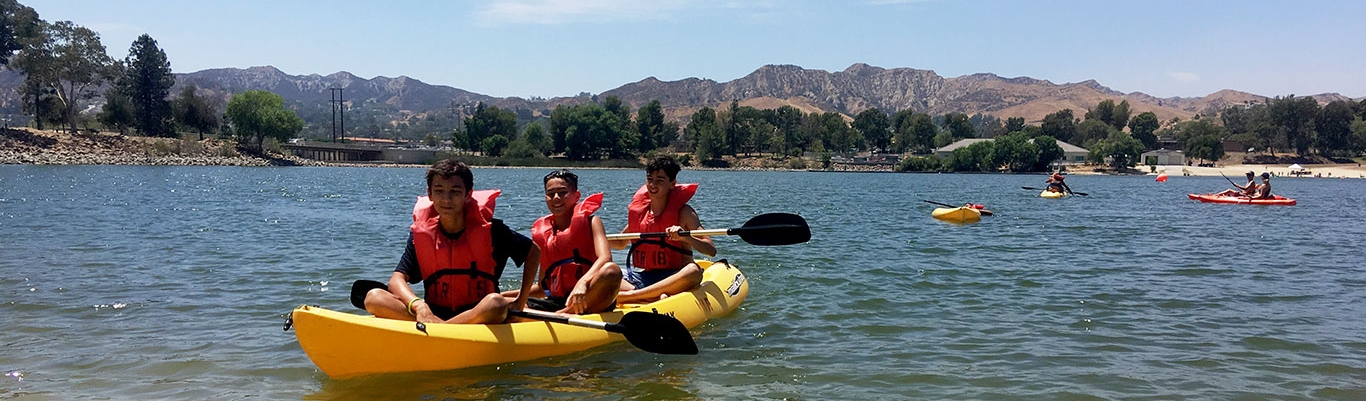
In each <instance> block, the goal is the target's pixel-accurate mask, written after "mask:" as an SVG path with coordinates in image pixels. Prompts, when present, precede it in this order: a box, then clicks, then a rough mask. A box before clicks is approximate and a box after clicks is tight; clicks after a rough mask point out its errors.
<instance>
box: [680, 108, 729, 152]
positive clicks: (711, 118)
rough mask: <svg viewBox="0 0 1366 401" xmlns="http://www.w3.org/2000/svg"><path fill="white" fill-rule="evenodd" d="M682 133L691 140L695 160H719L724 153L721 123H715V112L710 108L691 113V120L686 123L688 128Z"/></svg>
mask: <svg viewBox="0 0 1366 401" xmlns="http://www.w3.org/2000/svg"><path fill="white" fill-rule="evenodd" d="M683 132H684V133H685V135H687V136H688V137H690V138H693V143H694V147H695V149H694V151H693V153H695V154H697V160H701V161H705V160H712V159H719V158H720V157H721V154H722V153H723V152H725V144H724V135H725V133H724V132H723V131H722V129H721V123H720V122H719V121H717V118H716V110H713V109H712V108H710V107H702V108H701V109H699V110H697V111H696V112H694V113H692V120H691V121H688V126H687V127H685V128H683Z"/></svg>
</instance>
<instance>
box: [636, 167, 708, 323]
mask: <svg viewBox="0 0 1366 401" xmlns="http://www.w3.org/2000/svg"><path fill="white" fill-rule="evenodd" d="M679 170H681V168H680V167H679V166H678V163H677V162H675V161H674V159H673V157H670V156H668V155H658V156H655V158H654V159H653V160H651V161H650V163H649V164H647V165H646V166H645V185H643V186H641V187H640V189H639V190H637V191H636V194H635V196H633V197H632V198H631V203H630V204H629V205H627V223H626V228H625V229H623V230H622V232H623V233H643V232H664V233H665V234H667V237H666V238H665V239H663V240H660V239H651V238H640V239H635V240H618V241H612V245H613V247H614V248H616V249H622V248H625V247H626V245H627V244H630V245H631V249H630V250H629V251H627V257H626V264H627V269H626V271H625V272H623V274H625V281H626V283H623V285H622V287H621V293H620V294H618V295H617V302H618V303H622V304H625V303H636V302H649V301H653V300H657V299H660V298H662V297H665V296H668V295H672V294H677V293H680V292H683V291H688V290H690V289H692V288H693V287H696V286H697V285H698V284H700V283H701V282H702V268H701V267H699V266H698V265H697V263H696V262H694V261H693V258H692V255H693V253H692V252H693V251H694V250H696V251H698V252H702V253H703V254H705V255H707V256H715V255H716V246H715V245H714V244H713V243H712V241H711V238H707V237H701V238H699V237H692V236H683V235H679V234H678V232H679V231H682V230H688V231H692V230H700V229H702V221H701V219H699V218H698V217H697V211H696V210H693V208H692V206H689V205H688V200H689V199H692V196H693V194H695V193H697V184H695V183H694V184H683V185H679V184H678V182H677V177H678V171H679ZM635 269H640V271H639V272H637V271H636V270H635Z"/></svg>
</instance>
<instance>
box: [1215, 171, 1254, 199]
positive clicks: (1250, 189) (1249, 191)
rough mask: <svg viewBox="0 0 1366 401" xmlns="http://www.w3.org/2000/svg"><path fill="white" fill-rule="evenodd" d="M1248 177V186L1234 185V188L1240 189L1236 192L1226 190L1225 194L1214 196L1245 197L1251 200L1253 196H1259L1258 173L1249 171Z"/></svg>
mask: <svg viewBox="0 0 1366 401" xmlns="http://www.w3.org/2000/svg"><path fill="white" fill-rule="evenodd" d="M1246 175H1247V185H1238V184H1233V186H1234V187H1235V188H1238V189H1236V190H1233V189H1225V190H1224V192H1220V193H1217V194H1214V195H1215V196H1243V197H1249V198H1250V197H1253V196H1257V173H1254V172H1251V171H1249V172H1247V174H1246Z"/></svg>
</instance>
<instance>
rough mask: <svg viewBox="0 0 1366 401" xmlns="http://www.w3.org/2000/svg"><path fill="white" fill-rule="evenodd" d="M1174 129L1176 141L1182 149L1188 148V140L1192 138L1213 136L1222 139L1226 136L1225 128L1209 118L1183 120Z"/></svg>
mask: <svg viewBox="0 0 1366 401" xmlns="http://www.w3.org/2000/svg"><path fill="white" fill-rule="evenodd" d="M1172 129H1173V131H1174V136H1175V138H1176V143H1177V144H1178V145H1180V146H1181V148H1182V149H1185V148H1186V142H1188V141H1190V140H1191V138H1195V137H1201V136H1211V137H1214V138H1216V139H1221V140H1222V138H1224V137H1225V131H1224V128H1223V127H1220V126H1219V125H1217V124H1215V123H1214V122H1213V121H1210V119H1208V118H1203V119H1199V120H1190V121H1182V122H1179V123H1176V125H1175V126H1173V127H1172Z"/></svg>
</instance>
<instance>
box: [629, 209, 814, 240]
mask: <svg viewBox="0 0 1366 401" xmlns="http://www.w3.org/2000/svg"><path fill="white" fill-rule="evenodd" d="M678 235H690V236H694V237H710V236H718V235H739V236H740V239H742V240H745V242H748V243H750V244H753V245H764V246H767V245H792V244H800V243H803V242H806V241H810V240H811V227H808V226H807V225H806V219H803V218H802V216H798V215H795V214H791V213H765V214H761V215H758V216H754V218H751V219H749V221H746V222H745V225H743V226H740V227H736V228H718V229H713V230H692V231H688V230H683V231H679V232H678ZM667 236H668V234H665V233H621V234H608V235H607V239H608V240H626V239H637V238H664V237H667Z"/></svg>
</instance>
